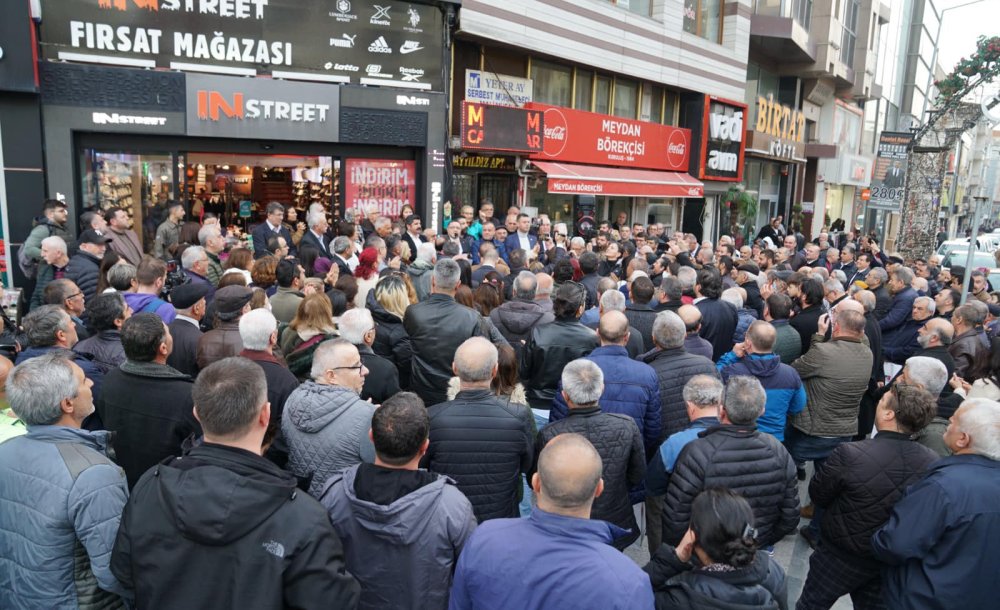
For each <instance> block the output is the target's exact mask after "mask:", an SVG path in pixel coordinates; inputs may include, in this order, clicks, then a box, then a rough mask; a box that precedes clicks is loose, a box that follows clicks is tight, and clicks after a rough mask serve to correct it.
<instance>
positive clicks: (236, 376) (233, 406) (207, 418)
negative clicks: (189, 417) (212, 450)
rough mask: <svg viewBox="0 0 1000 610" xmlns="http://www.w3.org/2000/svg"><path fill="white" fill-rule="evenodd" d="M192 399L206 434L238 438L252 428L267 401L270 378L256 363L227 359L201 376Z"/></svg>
mask: <svg viewBox="0 0 1000 610" xmlns="http://www.w3.org/2000/svg"><path fill="white" fill-rule="evenodd" d="M191 397H192V398H193V399H194V408H195V410H196V411H197V412H198V420H199V421H200V422H201V427H202V429H203V430H204V431H205V434H206V435H212V436H214V437H217V438H222V439H235V438H239V437H240V436H241V435H243V434H246V433H247V432H248V431H249V430H250V429H251V428H252V426H253V424H254V422H255V421H256V419H257V418H258V416H259V415H260V411H261V408H263V406H264V403H265V402H267V378H266V377H265V376H264V369H262V368H261V367H260V365H258V364H257V363H256V362H252V361H250V360H248V359H246V358H241V357H239V356H233V357H230V358H224V359H222V360H219V361H218V362H213V363H212V364H210V365H208V366H207V367H205V368H204V369H202V371H201V372H200V373H198V377H197V379H195V380H194V387H192V388H191Z"/></svg>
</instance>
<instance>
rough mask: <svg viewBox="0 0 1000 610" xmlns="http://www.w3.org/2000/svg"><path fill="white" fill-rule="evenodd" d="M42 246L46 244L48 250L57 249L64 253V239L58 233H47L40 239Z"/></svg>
mask: <svg viewBox="0 0 1000 610" xmlns="http://www.w3.org/2000/svg"><path fill="white" fill-rule="evenodd" d="M41 245H43V246H46V247H47V248H49V249H50V250H57V251H59V252H62V253H63V254H66V240H65V239H63V238H61V237H59V236H58V235H49V236H48V237H46V238H45V239H43V240H42V244H41Z"/></svg>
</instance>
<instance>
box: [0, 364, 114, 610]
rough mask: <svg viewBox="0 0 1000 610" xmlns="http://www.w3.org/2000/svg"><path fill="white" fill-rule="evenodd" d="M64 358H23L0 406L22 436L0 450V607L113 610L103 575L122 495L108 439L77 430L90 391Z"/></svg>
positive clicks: (89, 405)
mask: <svg viewBox="0 0 1000 610" xmlns="http://www.w3.org/2000/svg"><path fill="white" fill-rule="evenodd" d="M68 354H69V352H65V351H60V352H54V353H47V354H43V355H39V356H36V357H34V358H30V359H28V360H27V361H26V362H24V363H23V364H20V365H18V366H17V368H15V369H14V370H13V371H12V372H11V373H10V376H9V377H8V380H7V398H8V399H9V400H10V406H11V408H12V409H13V411H14V413H15V414H17V416H18V417H19V418H20V419H21V420H22V421H24V422H25V423H26V424H27V426H28V433H27V434H26V435H23V436H19V437H17V438H13V439H11V440H9V441H7V442H5V443H3V444H0V504H3V506H4V509H3V510H0V549H3V557H4V560H3V564H4V565H3V570H2V573H3V576H2V577H0V608H78V607H85V606H88V605H89V606H93V607H100V608H120V607H122V605H123V604H122V600H121V599H120V598H119V595H122V594H125V589H124V587H123V586H122V585H121V584H120V582H119V581H118V580H117V579H116V578H115V577H114V575H113V574H112V573H111V569H110V560H111V548H112V546H113V545H114V543H115V535H116V533H117V532H118V524H119V521H120V518H121V514H122V510H123V509H124V507H125V501H126V500H127V499H128V490H127V488H126V487H125V474H124V473H123V472H122V469H121V468H119V467H118V466H116V465H115V464H114V462H112V461H111V460H110V459H109V458H108V451H109V442H108V441H109V434H108V433H107V432H104V431H100V432H88V431H86V430H81V429H80V425H81V423H82V422H83V420H84V419H85V418H86V417H87V416H88V415H90V414H91V413H93V412H94V399H93V395H92V393H91V385H92V384H91V382H90V381H89V380H88V379H87V378H86V377H84V375H83V370H82V369H81V368H80V367H79V366H77V365H76V364H74V363H73V362H72V361H71V360H70V359H69V356H68Z"/></svg>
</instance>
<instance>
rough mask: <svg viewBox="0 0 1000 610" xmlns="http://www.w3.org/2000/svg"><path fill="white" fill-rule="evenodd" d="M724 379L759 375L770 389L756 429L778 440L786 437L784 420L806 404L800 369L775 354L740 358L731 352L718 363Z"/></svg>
mask: <svg viewBox="0 0 1000 610" xmlns="http://www.w3.org/2000/svg"><path fill="white" fill-rule="evenodd" d="M716 366H718V367H719V372H720V373H721V375H722V382H723V383H725V382H727V381H729V378H730V377H734V376H737V375H748V376H750V377H756V378H757V380H758V381H760V384H761V385H762V386H764V392H766V393H767V404H766V405H765V406H764V414H763V415H761V416H760V418H758V419H757V429H758V430H760V431H761V432H767V433H768V434H770V435H772V436H774V437H775V438H776V439H778V440H779V441H783V440H785V422H786V421H787V418H788V415H790V414H795V413H799V412H800V411H802V409H805V408H806V389H805V386H803V385H802V379H800V378H799V374H798V372H797V371H796V370H795V369H793V368H792V367H790V366H788V365H787V364H782V363H781V359H780V358H779V357H778V356H776V355H774V354H750V355H749V356H748V357H744V358H737V357H736V354H734V353H733V352H729V353H727V354H726V355H724V356H723V357H722V358H721V359H720V360H719V363H718V364H717V365H716Z"/></svg>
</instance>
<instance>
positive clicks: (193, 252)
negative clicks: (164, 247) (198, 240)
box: [181, 246, 205, 269]
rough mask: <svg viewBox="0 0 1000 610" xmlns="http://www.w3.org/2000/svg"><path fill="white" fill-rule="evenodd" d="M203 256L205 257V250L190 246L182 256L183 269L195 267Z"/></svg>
mask: <svg viewBox="0 0 1000 610" xmlns="http://www.w3.org/2000/svg"><path fill="white" fill-rule="evenodd" d="M202 256H205V248H203V247H201V246H188V247H187V248H185V249H184V254H181V267H184V268H185V269H190V268H191V267H194V266H195V264H196V263H197V262H198V261H200V260H201V257H202Z"/></svg>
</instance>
